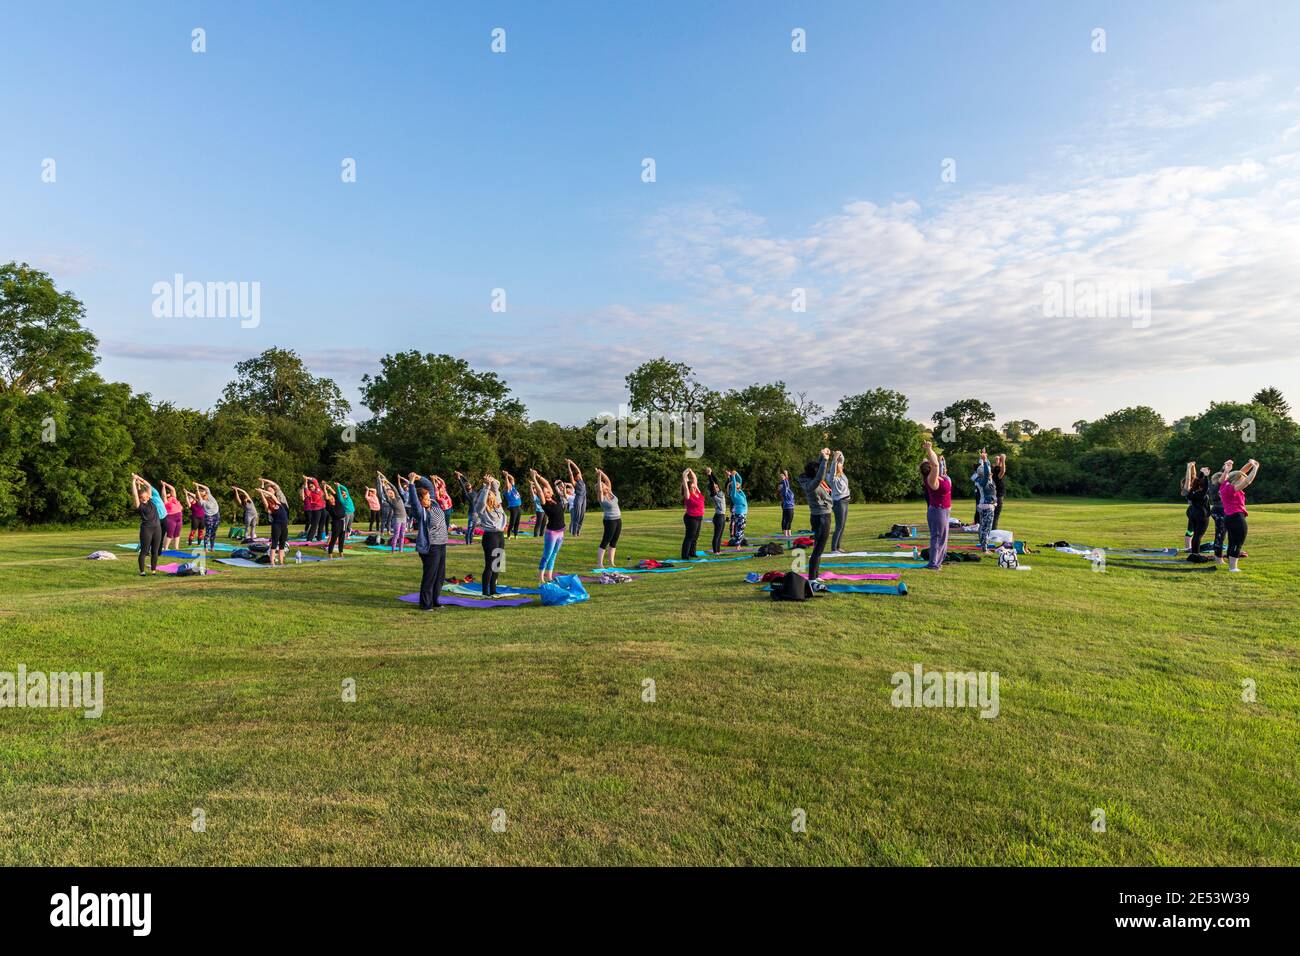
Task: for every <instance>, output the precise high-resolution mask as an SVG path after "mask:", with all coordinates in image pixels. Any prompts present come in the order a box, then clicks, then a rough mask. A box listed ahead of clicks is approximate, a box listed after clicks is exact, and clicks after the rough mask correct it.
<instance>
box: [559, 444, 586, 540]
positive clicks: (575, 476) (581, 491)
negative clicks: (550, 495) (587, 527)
mask: <svg viewBox="0 0 1300 956" xmlns="http://www.w3.org/2000/svg"><path fill="white" fill-rule="evenodd" d="M564 463H565V464H566V465H568V466H569V487H570V488H572V489H573V504H571V505H570V506H569V533H570V534H571V535H573V536H574V537H575V538H576V537H578V536H579V535H581V534H582V519H583V518H585V517H587V483H586V482H585V481H583V480H582V469H581V468H579V467H578V466H577V465H576V464H574V463H573V461H572V459H569V458H566V459H564Z"/></svg>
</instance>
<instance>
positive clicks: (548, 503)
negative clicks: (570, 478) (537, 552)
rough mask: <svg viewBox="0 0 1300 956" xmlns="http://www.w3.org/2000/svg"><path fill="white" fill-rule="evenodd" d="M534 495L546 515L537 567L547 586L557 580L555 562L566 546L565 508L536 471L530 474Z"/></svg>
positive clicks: (541, 579)
mask: <svg viewBox="0 0 1300 956" xmlns="http://www.w3.org/2000/svg"><path fill="white" fill-rule="evenodd" d="M528 479H529V483H530V484H531V486H532V488H533V495H534V496H535V497H536V498H537V499H538V500H539V501H540V502H541V503H542V513H543V514H545V515H546V532H545V534H544V535H543V537H542V559H541V562H540V563H539V564H538V565H537V579H538V580H539V581H540V582H541V583H543V584H545V583H546V582H548V581H554V580H555V560H556V558H558V557H559V556H560V548H562V547H563V546H564V506H563V505H561V504H560V502H559V500H558V499H557V498H556V496H555V489H554V488H552V487H551V483H550V482H549V481H547V480H546V479H545V478H543V477H542V476H541V475H539V474H538V473H537V472H536V471H535V470H532V471H529V473H528Z"/></svg>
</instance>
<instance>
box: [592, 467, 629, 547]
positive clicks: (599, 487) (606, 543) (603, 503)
mask: <svg viewBox="0 0 1300 956" xmlns="http://www.w3.org/2000/svg"><path fill="white" fill-rule="evenodd" d="M596 496H597V498H598V499H599V500H600V511H601V524H602V525H603V526H604V527H603V529H602V531H601V535H600V550H599V551H598V553H597V557H598V560H597V562H596V563H597V566H598V567H602V568H603V567H605V556H606V554H608V555H609V566H610V567H611V568H616V567H618V561H617V560H616V559H615V557H614V553H615V552H616V551H617V550H618V536H619V534H620V533H622V531H623V512H621V511H619V509H618V497H617V496H616V495H615V494H614V485H613V483H612V482H611V481H610V480H609V475H607V474H605V473H604V472H603V471H601V470H600V469H599V468H597V469H596Z"/></svg>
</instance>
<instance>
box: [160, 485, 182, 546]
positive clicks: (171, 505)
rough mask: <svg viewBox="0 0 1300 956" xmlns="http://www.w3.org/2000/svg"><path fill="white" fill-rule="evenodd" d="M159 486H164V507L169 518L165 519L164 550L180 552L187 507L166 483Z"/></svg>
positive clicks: (174, 490)
mask: <svg viewBox="0 0 1300 956" xmlns="http://www.w3.org/2000/svg"><path fill="white" fill-rule="evenodd" d="M158 484H159V485H161V486H162V492H163V507H164V508H165V509H166V511H167V517H166V518H165V519H163V544H162V546H163V550H164V551H173V550H176V551H179V550H180V546H181V524H182V523H183V522H184V520H185V506H184V505H183V504H181V502H180V499H179V498H177V497H176V489H175V488H173V487H172V486H171V485H169V484H167V482H165V481H160V482H159V483H158Z"/></svg>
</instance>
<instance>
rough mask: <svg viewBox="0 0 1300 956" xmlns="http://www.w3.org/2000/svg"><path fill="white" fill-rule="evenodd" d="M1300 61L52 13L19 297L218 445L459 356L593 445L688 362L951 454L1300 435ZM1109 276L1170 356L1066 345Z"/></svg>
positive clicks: (1236, 49) (685, 33) (1230, 28)
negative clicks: (246, 405) (981, 438)
mask: <svg viewBox="0 0 1300 956" xmlns="http://www.w3.org/2000/svg"><path fill="white" fill-rule="evenodd" d="M195 27H202V28H203V29H204V30H205V31H206V40H207V51H206V52H205V53H202V54H196V53H194V52H192V51H191V30H192V29H193V28H195ZM496 27H500V28H503V29H505V31H506V52H505V53H504V54H494V53H492V52H491V50H490V42H491V36H490V33H491V30H492V29H493V28H496ZM1097 27H1101V28H1103V29H1105V31H1106V50H1105V52H1104V53H1096V52H1093V50H1092V48H1091V47H1092V38H1091V34H1092V31H1093V29H1094V28H1097ZM794 28H802V29H804V30H806V33H807V52H806V53H802V54H796V53H794V52H792V51H791V37H790V34H791V30H792V29H794ZM1297 36H1300V4H1295V3H1289V2H1278V3H1244V4H1238V3H1234V4H1231V5H1228V4H1217V3H1203V4H1202V3H1150V4H1129V3H1114V4H1110V3H1101V4H1082V3H1081V4H1069V5H1066V4H1043V3H997V4H971V3H932V4H926V3H920V4H905V3H894V4H876V3H870V4H868V3H827V2H818V3H707V4H703V3H664V2H659V3H655V4H645V5H639V4H631V3H626V4H625V3H600V4H597V3H590V4H578V3H548V4H536V3H519V4H504V3H497V4H494V3H482V4H477V3H476V4H471V3H461V4H454V5H452V4H438V5H435V4H430V3H411V4H371V5H365V6H357V5H351V4H330V3H325V4H297V5H289V4H284V5H276V6H275V7H274V8H270V7H269V6H268V8H266V9H259V5H255V4H251V3H221V4H217V3H174V4H161V3H160V4H153V3H130V4H125V3H124V4H117V5H103V4H92V3H89V2H85V3H40V4H34V3H33V4H27V5H14V6H12V7H11V8H10V9H9V11H8V12H7V16H6V24H5V30H4V32H3V33H2V34H0V81H2V82H3V84H4V87H5V88H6V89H8V90H10V96H9V97H8V99H7V107H6V117H5V120H4V122H3V125H2V127H0V128H3V139H0V261H7V260H9V259H17V260H19V261H24V260H25V261H28V262H31V263H32V264H33V265H37V266H40V267H41V268H45V269H46V270H48V271H50V272H51V273H52V274H53V275H54V276H55V278H56V280H57V282H58V283H59V284H60V286H61V287H65V288H68V289H71V290H73V291H74V292H75V293H76V294H77V295H78V296H79V297H81V298H82V300H83V301H84V302H85V303H86V306H87V312H88V322H89V324H90V325H91V327H92V328H93V329H94V330H95V331H96V333H97V334H98V335H99V337H100V339H101V342H102V352H103V354H104V361H103V365H102V371H103V372H104V374H105V375H107V376H109V377H111V378H115V379H121V380H124V381H128V382H130V383H131V384H132V385H133V386H134V387H136V388H137V389H140V390H145V391H149V392H151V393H152V394H153V395H154V396H155V397H156V398H167V399H171V400H175V401H178V402H182V403H186V404H191V405H195V406H198V407H207V406H209V405H210V404H211V403H212V402H213V401H215V399H216V398H217V397H218V395H219V393H220V389H221V387H222V386H223V385H224V383H225V382H226V381H227V380H228V379H229V378H230V377H231V366H232V365H233V364H234V362H235V361H237V360H239V359H240V358H243V357H247V356H250V355H253V354H256V353H257V352H260V351H261V350H262V349H264V348H267V347H270V346H283V347H289V348H293V349H295V350H297V351H298V352H299V353H301V354H302V355H304V357H306V358H307V359H308V360H309V362H310V364H311V365H312V367H313V368H315V369H316V370H317V371H318V372H320V373H322V374H328V375H331V376H332V377H334V378H336V379H337V380H338V381H339V382H340V384H342V385H343V386H344V387H345V390H346V391H347V393H348V396H349V398H351V399H353V400H354V401H355V399H356V397H357V396H356V391H355V387H356V385H357V383H358V381H359V379H360V376H361V375H362V374H363V373H365V372H366V371H371V370H373V369H374V368H375V367H376V365H377V359H378V357H379V356H381V355H383V354H384V353H386V352H392V351H397V350H401V349H408V348H416V349H420V350H422V351H439V352H441V351H446V352H450V353H452V354H456V355H460V356H462V357H464V358H466V359H468V360H469V361H470V362H471V363H472V364H473V365H475V367H478V368H483V369H487V368H491V369H494V370H496V371H498V372H499V373H500V374H501V375H503V377H505V379H506V380H507V381H508V382H509V383H510V385H511V386H512V387H513V388H514V390H515V392H516V393H517V394H518V395H519V397H520V398H522V399H523V400H524V401H525V402H526V403H527V404H528V406H529V408H530V411H531V412H532V414H533V415H534V417H546V418H553V419H556V420H559V421H562V422H566V423H573V422H579V421H585V420H586V419H588V418H590V417H591V416H592V415H594V414H597V413H598V412H600V411H602V410H605V409H608V408H613V407H614V406H615V405H616V404H617V403H618V402H619V401H620V400H621V398H622V397H623V384H622V379H623V376H624V375H625V374H626V373H627V372H628V371H629V370H630V369H631V368H632V367H634V366H635V365H636V364H637V363H638V362H640V361H642V360H645V359H648V358H652V357H654V356H657V355H661V354H662V355H666V356H668V357H669V358H672V359H675V360H680V361H685V362H687V363H689V364H691V365H692V366H694V367H695V368H696V369H697V370H698V371H699V373H700V376H701V378H702V379H703V380H704V381H705V382H706V383H707V384H709V385H711V386H713V387H717V388H726V387H742V386H744V385H746V384H749V383H751V382H754V381H769V380H773V379H777V378H782V379H784V380H785V381H786V382H787V383H788V384H789V385H790V386H791V388H792V389H793V390H795V391H804V392H807V393H808V394H809V396H810V397H811V398H813V399H815V400H818V401H820V402H821V403H822V404H823V405H826V406H828V407H830V406H833V405H834V403H835V401H836V400H837V399H838V398H839V397H840V396H841V395H844V394H847V393H852V392H857V391H861V390H864V389H866V388H871V387H875V386H889V387H893V388H898V389H900V390H902V391H903V392H905V393H906V394H907V395H908V396H909V398H911V399H912V412H913V414H914V416H915V417H917V418H918V419H923V418H927V417H928V416H929V414H930V412H932V411H933V410H934V409H936V408H938V407H940V405H943V404H946V403H947V402H949V401H952V400H955V399H957V398H962V397H968V396H972V395H974V396H979V397H983V398H986V399H987V400H990V401H991V402H992V403H993V404H994V406H995V408H996V410H997V412H998V416H999V421H1001V420H1005V419H1007V418H1012V417H1017V418H1019V417H1028V418H1032V419H1034V420H1036V421H1039V422H1040V423H1043V424H1047V425H1061V426H1068V425H1069V424H1070V423H1071V422H1073V421H1074V420H1076V419H1078V418H1089V417H1094V416H1096V415H1098V414H1101V413H1104V412H1105V411H1108V410H1111V409H1114V408H1117V407H1121V406H1123V405H1129V404H1137V403H1146V404H1151V405H1154V406H1155V407H1156V408H1158V409H1159V410H1160V411H1162V412H1164V413H1165V414H1166V415H1167V416H1169V417H1170V418H1173V417H1176V416H1179V415H1183V414H1188V413H1190V412H1194V411H1198V410H1200V409H1202V408H1203V407H1205V405H1206V404H1208V402H1209V401H1210V400H1211V399H1227V398H1235V399H1244V398H1247V397H1248V396H1249V395H1250V394H1251V393H1252V392H1253V391H1254V390H1255V389H1256V388H1258V387H1259V386H1261V385H1265V384H1274V385H1278V386H1279V387H1281V388H1282V389H1283V390H1284V392H1287V393H1288V394H1289V396H1290V397H1291V399H1292V401H1293V402H1294V403H1296V404H1298V405H1300V372H1297V368H1298V367H1300V363H1297V362H1296V361H1295V358H1296V349H1297V347H1298V346H1300V320H1297V317H1296V314H1297V308H1296V306H1297V305H1300V279H1298V278H1297V276H1300V69H1298V68H1297V62H1300V58H1298V57H1297V56H1296V54H1295V38H1296V37H1297ZM345 157H352V158H355V160H356V162H357V181H356V182H355V183H343V182H342V181H341V179H340V164H341V162H342V160H343V159H344V158H345ZM644 157H652V158H654V160H655V162H656V166H657V168H656V174H657V178H656V181H655V182H654V183H644V182H642V181H641V162H642V159H643V158H644ZM47 158H52V159H54V160H55V162H56V164H57V165H56V170H57V178H56V181H55V182H53V183H47V182H42V178H41V173H42V162H43V160H45V159H47ZM947 158H952V159H954V160H955V161H956V172H957V176H956V181H955V182H944V181H942V179H941V175H940V174H941V164H942V163H943V161H944V160H945V159H947ZM176 273H181V274H183V275H184V276H185V278H186V279H188V280H197V281H201V282H203V281H214V282H228V281H235V282H258V283H260V286H261V313H260V323H259V324H258V326H257V327H256V328H242V327H241V326H240V323H239V322H238V321H237V320H233V319H224V318H190V319H185V318H158V317H156V316H155V315H154V314H153V311H152V308H151V307H152V305H153V299H154V297H153V293H152V287H153V285H154V283H156V282H159V281H170V280H171V278H172V276H173V275H174V274H176ZM1071 277H1081V278H1083V279H1084V280H1088V281H1095V282H1111V283H1119V284H1123V285H1125V287H1126V288H1135V289H1137V288H1149V291H1150V301H1151V306H1152V308H1151V315H1150V322H1149V324H1148V325H1147V326H1145V327H1141V328H1135V327H1134V323H1132V322H1131V321H1130V320H1129V319H1128V318H1127V317H1114V316H1099V317H1095V318H1092V317H1084V318H1079V317H1075V318H1066V319H1062V318H1060V317H1051V316H1047V315H1045V314H1044V308H1043V304H1042V303H1043V299H1044V287H1045V284H1046V283H1055V284H1061V283H1064V282H1066V281H1067V279H1069V278H1071ZM495 288H504V289H505V290H506V296H507V311H506V312H505V313H504V314H502V313H494V312H492V311H491V309H490V305H491V295H492V290H493V289H495ZM795 288H802V289H805V290H806V297H807V301H808V306H807V311H806V312H803V313H794V312H792V310H791V308H790V302H791V298H792V290H793V289H795ZM358 413H359V416H358V417H360V416H361V415H363V414H364V410H362V409H358Z"/></svg>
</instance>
